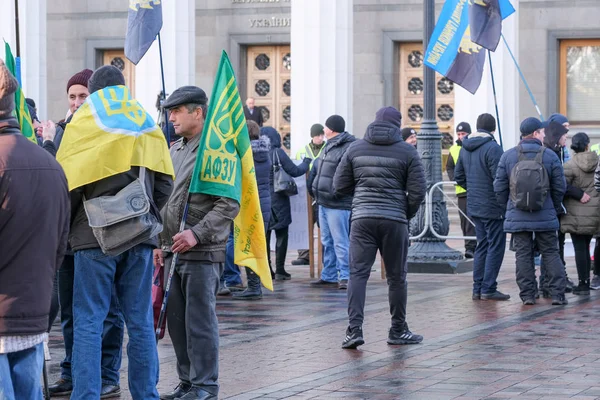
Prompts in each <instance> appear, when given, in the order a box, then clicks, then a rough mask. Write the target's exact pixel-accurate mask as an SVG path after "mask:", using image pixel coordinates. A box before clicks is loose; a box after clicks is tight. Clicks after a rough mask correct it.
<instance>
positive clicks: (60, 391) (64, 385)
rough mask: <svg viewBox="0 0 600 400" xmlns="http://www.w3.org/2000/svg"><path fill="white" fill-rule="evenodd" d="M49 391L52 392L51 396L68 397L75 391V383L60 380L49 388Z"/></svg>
mask: <svg viewBox="0 0 600 400" xmlns="http://www.w3.org/2000/svg"><path fill="white" fill-rule="evenodd" d="M48 391H49V392H50V396H51V397H54V396H68V395H70V394H71V392H72V391H73V382H72V381H69V380H66V379H63V378H60V379H59V380H57V381H56V382H54V384H52V385H50V386H49V387H48Z"/></svg>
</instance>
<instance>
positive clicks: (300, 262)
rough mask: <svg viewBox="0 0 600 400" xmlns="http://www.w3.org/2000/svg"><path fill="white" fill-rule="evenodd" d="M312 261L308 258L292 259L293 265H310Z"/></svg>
mask: <svg viewBox="0 0 600 400" xmlns="http://www.w3.org/2000/svg"><path fill="white" fill-rule="evenodd" d="M309 264H310V262H309V261H308V260H307V259H306V258H298V259H296V260H294V261H292V265H309Z"/></svg>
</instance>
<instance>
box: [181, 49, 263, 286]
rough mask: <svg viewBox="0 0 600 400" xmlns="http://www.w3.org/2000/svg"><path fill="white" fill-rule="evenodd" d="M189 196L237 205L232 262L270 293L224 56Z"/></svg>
mask: <svg viewBox="0 0 600 400" xmlns="http://www.w3.org/2000/svg"><path fill="white" fill-rule="evenodd" d="M190 193H205V194H210V195H213V196H223V197H229V198H232V199H235V200H237V201H238V202H239V203H240V212H239V214H238V216H237V217H236V218H235V220H234V228H233V237H234V261H235V263H236V264H237V265H240V266H245V267H248V268H250V269H251V270H253V271H254V272H255V273H256V274H257V275H258V276H259V277H260V280H261V282H262V284H263V285H264V286H265V287H266V288H267V289H269V290H273V281H272V280H271V270H270V269H269V262H268V261H267V242H266V238H265V231H264V222H263V218H262V213H261V210H260V200H259V197H258V186H257V184H256V173H255V171H254V158H253V157H252V146H251V144H250V137H249V136H248V127H247V126H246V119H245V117H244V109H243V106H242V100H241V98H240V94H239V92H238V89H237V82H236V80H235V75H234V73H233V68H232V67H231V63H230V61H229V57H227V53H225V52H223V54H222V55H221V62H220V63H219V69H218V70H217V77H216V79H215V83H214V86H213V91H212V96H211V103H210V105H209V107H208V113H207V116H206V123H205V124H204V130H203V131H202V138H201V140H200V147H199V149H198V157H197V158H196V165H195V167H194V173H193V175H192V181H191V183H190Z"/></svg>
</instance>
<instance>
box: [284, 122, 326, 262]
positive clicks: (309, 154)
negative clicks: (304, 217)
mask: <svg viewBox="0 0 600 400" xmlns="http://www.w3.org/2000/svg"><path fill="white" fill-rule="evenodd" d="M323 129H324V128H323V125H321V124H314V125H313V126H311V127H310V143H308V144H307V145H306V146H304V148H302V149H301V150H298V152H297V153H296V160H298V161H302V160H304V159H305V158H310V159H311V160H313V161H314V160H316V159H317V157H319V156H320V155H321V152H322V151H323V148H324V147H325V132H324V131H323ZM310 168H312V164H311V166H310ZM312 213H313V221H314V222H315V223H317V224H318V223H319V206H317V203H315V202H313V205H312ZM309 257H310V253H309V251H308V249H300V250H298V258H297V259H296V260H294V261H292V265H308V264H309V263H310V260H309Z"/></svg>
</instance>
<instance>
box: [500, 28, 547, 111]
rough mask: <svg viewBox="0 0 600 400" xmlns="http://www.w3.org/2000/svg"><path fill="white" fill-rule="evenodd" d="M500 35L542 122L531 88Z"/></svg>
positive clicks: (504, 39)
mask: <svg viewBox="0 0 600 400" xmlns="http://www.w3.org/2000/svg"><path fill="white" fill-rule="evenodd" d="M501 35H502V40H503V41H504V45H505V46H506V49H507V50H508V53H509V54H510V56H511V58H512V60H513V62H514V63H515V66H516V67H517V71H519V75H521V80H522V81H523V83H524V84H525V88H526V89H527V92H528V93H529V97H530V98H531V101H532V102H533V105H534V106H535V109H536V111H537V113H538V114H539V116H540V119H541V120H542V121H543V120H544V116H543V115H542V111H541V110H540V107H539V106H538V103H537V101H535V96H534V95H533V92H532V91H531V88H530V87H529V85H528V84H527V80H526V79H525V75H523V71H521V67H519V63H518V62H517V59H516V58H515V55H514V54H513V52H512V50H511V49H510V46H509V45H508V42H507V41H506V38H505V37H504V33H502V34H501Z"/></svg>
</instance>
